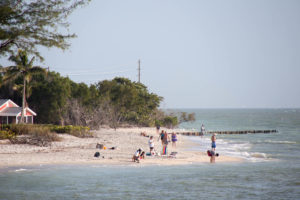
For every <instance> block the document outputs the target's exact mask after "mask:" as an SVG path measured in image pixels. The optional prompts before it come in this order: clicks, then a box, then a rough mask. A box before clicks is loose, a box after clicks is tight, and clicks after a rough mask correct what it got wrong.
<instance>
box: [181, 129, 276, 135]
mask: <svg viewBox="0 0 300 200" xmlns="http://www.w3.org/2000/svg"><path fill="white" fill-rule="evenodd" d="M276 132H278V131H277V130H241V131H206V132H205V134H212V133H216V134H255V133H265V134H268V133H276ZM177 134H181V135H190V136H201V135H203V134H202V133H201V132H177Z"/></svg>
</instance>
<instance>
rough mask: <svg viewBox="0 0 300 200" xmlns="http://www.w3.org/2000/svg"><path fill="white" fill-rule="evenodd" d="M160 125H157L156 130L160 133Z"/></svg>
mask: <svg viewBox="0 0 300 200" xmlns="http://www.w3.org/2000/svg"><path fill="white" fill-rule="evenodd" d="M159 129H160V125H156V132H157V133H159Z"/></svg>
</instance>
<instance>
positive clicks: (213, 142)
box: [211, 133, 217, 151]
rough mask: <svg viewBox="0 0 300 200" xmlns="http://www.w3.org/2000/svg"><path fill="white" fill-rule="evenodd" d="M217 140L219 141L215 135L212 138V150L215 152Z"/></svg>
mask: <svg viewBox="0 0 300 200" xmlns="http://www.w3.org/2000/svg"><path fill="white" fill-rule="evenodd" d="M216 140H217V138H216V134H215V133H213V135H212V136H211V149H212V150H213V151H216Z"/></svg>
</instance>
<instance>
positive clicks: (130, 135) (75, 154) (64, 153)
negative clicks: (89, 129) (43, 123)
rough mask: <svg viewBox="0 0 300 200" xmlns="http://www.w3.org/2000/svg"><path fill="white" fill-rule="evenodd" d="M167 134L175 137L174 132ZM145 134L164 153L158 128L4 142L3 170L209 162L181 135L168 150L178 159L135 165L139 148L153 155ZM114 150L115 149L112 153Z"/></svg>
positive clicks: (155, 159)
mask: <svg viewBox="0 0 300 200" xmlns="http://www.w3.org/2000/svg"><path fill="white" fill-rule="evenodd" d="M164 130H167V129H164ZM167 131H168V133H171V132H172V131H174V130H167ZM141 132H145V133H146V134H147V135H149V136H151V135H152V136H154V141H155V150H156V151H157V152H160V151H161V149H162V147H161V141H158V136H159V135H158V134H157V132H156V130H155V129H154V128H120V129H117V130H114V129H100V130H98V131H94V135H95V137H94V138H77V137H74V136H71V135H68V134H60V137H61V139H62V140H61V141H59V142H53V143H52V144H51V146H49V147H38V146H32V145H16V144H14V145H13V144H10V143H9V141H8V140H2V141H0V168H3V167H13V166H32V165H34V166H36V165H57V164H83V165H84V164H99V165H182V164H193V163H203V162H206V163H208V162H209V157H208V156H207V155H206V153H205V152H196V151H192V150H191V147H193V146H195V145H199V144H195V143H193V142H192V141H191V140H190V139H189V138H188V136H182V135H178V142H177V147H176V148H173V147H172V145H171V144H169V147H168V153H170V152H178V154H177V156H176V158H169V157H166V156H145V159H143V160H141V162H140V163H134V162H132V156H133V154H134V152H135V151H136V150H137V149H138V148H142V149H143V150H144V151H145V152H149V146H148V140H149V137H145V136H141V135H140V133H141ZM97 143H99V144H103V145H104V146H106V147H107V149H106V150H104V149H96V145H97ZM112 147H115V149H114V150H112V149H110V148H112ZM208 148H209V147H208ZM97 151H98V152H100V157H98V158H96V157H94V154H95V152H97ZM220 153H221V152H220ZM240 161H242V159H240V158H235V157H229V156H223V155H221V156H219V157H217V158H216V163H219V162H240Z"/></svg>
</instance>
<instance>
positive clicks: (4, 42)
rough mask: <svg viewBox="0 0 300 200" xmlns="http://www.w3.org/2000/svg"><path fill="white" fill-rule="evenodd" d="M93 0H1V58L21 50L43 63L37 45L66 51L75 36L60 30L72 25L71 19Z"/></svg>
mask: <svg viewBox="0 0 300 200" xmlns="http://www.w3.org/2000/svg"><path fill="white" fill-rule="evenodd" d="M89 1H90V0H30V1H29V0H1V1H0V56H1V55H2V56H3V55H4V56H5V55H12V54H13V53H14V52H16V50H17V49H22V50H25V51H26V52H28V53H29V54H34V55H36V56H37V57H38V58H39V59H41V60H43V57H42V56H41V55H40V53H39V51H38V50H37V48H36V47H37V46H44V47H48V48H50V47H57V48H60V49H66V48H68V47H69V46H70V44H69V43H68V42H67V40H68V39H70V38H74V37H76V35H75V34H63V33H59V32H58V31H57V30H58V29H59V28H65V29H66V30H67V28H68V26H69V23H68V22H67V21H66V19H67V17H68V16H69V15H70V14H71V13H72V12H73V11H74V10H75V9H76V8H77V7H79V6H82V5H84V4H86V3H88V2H89Z"/></svg>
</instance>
